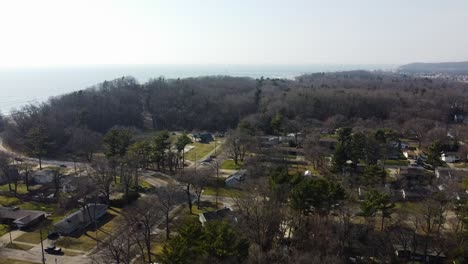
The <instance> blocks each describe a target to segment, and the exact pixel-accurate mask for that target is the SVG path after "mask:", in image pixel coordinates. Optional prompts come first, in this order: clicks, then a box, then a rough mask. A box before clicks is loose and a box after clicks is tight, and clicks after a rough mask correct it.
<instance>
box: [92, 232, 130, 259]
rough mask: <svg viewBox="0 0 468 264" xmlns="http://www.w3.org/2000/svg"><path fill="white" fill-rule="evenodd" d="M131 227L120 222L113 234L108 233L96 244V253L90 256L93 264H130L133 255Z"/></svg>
mask: <svg viewBox="0 0 468 264" xmlns="http://www.w3.org/2000/svg"><path fill="white" fill-rule="evenodd" d="M132 231H133V230H132V229H131V228H128V226H127V225H124V224H122V225H121V227H120V228H119V229H118V230H116V232H115V234H117V235H110V236H109V237H108V238H107V239H106V240H105V241H104V242H103V243H101V244H99V246H98V253H97V254H95V255H92V256H91V259H92V262H93V263H94V264H101V263H115V264H130V263H131V262H132V259H133V257H134V255H135V254H134V253H135V252H134V248H133V241H132V240H131V237H132V234H133V233H132Z"/></svg>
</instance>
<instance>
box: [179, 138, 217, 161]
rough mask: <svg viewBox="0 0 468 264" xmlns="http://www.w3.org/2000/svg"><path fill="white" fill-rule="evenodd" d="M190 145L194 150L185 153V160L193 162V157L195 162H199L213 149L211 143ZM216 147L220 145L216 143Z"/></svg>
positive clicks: (213, 145) (213, 144)
mask: <svg viewBox="0 0 468 264" xmlns="http://www.w3.org/2000/svg"><path fill="white" fill-rule="evenodd" d="M191 145H192V146H194V148H193V149H191V150H189V151H188V152H187V153H185V159H187V160H191V161H195V156H196V157H197V160H199V159H201V158H203V157H204V156H206V155H208V153H210V152H211V151H213V150H214V147H215V142H214V141H212V142H210V143H209V144H202V143H199V142H194V143H193V144H191ZM216 145H217V146H219V145H220V144H219V143H216Z"/></svg>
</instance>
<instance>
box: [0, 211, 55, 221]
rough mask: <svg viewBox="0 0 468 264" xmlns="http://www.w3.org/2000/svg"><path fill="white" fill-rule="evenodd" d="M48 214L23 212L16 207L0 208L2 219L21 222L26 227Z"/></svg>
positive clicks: (0, 217)
mask: <svg viewBox="0 0 468 264" xmlns="http://www.w3.org/2000/svg"><path fill="white" fill-rule="evenodd" d="M45 214H46V213H45V212H42V211H34V210H22V209H18V208H16V207H0V219H5V220H9V221H13V222H14V221H20V222H21V223H23V224H24V225H28V224H29V223H30V222H32V221H34V220H36V219H37V218H39V217H42V216H44V215H45Z"/></svg>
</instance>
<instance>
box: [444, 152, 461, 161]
mask: <svg viewBox="0 0 468 264" xmlns="http://www.w3.org/2000/svg"><path fill="white" fill-rule="evenodd" d="M440 159H441V160H442V161H444V162H447V163H454V162H457V161H460V157H458V156H457V153H455V152H447V153H442V155H441V156H440Z"/></svg>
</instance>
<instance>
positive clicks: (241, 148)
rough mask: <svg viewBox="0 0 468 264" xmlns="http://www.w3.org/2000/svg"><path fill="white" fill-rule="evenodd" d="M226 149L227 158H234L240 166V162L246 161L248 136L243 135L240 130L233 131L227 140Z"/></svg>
mask: <svg viewBox="0 0 468 264" xmlns="http://www.w3.org/2000/svg"><path fill="white" fill-rule="evenodd" d="M224 148H225V152H226V154H227V156H228V157H230V158H232V159H233V160H234V163H235V164H236V165H238V164H239V161H244V157H245V154H246V153H247V150H248V139H247V136H246V135H242V134H241V133H240V132H239V131H238V130H236V131H233V132H232V133H231V134H230V135H229V137H228V138H227V139H226V142H225V144H224Z"/></svg>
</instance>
